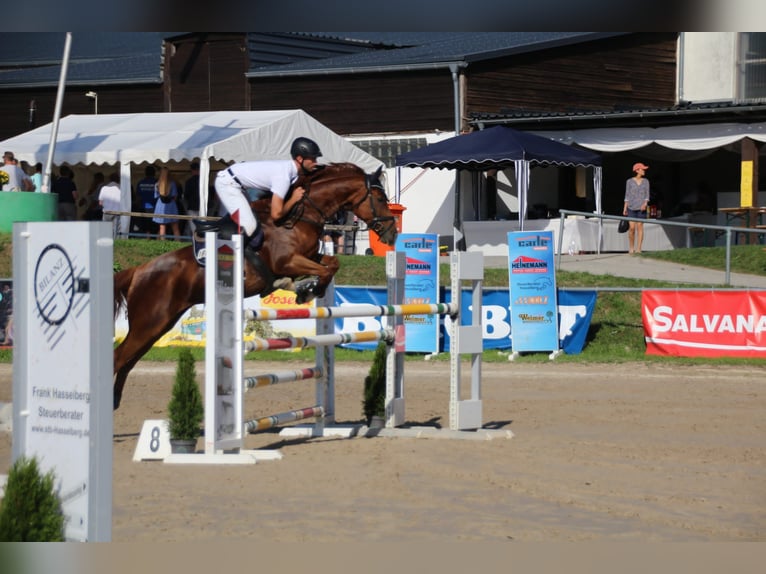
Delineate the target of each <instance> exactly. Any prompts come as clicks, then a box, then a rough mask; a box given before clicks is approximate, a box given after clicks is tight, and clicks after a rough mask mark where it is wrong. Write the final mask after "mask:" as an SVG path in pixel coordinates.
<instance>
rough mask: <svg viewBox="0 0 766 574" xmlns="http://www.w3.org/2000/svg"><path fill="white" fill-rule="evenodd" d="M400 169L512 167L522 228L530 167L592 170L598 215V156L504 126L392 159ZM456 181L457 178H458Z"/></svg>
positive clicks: (457, 221) (457, 203)
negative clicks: (591, 168)
mask: <svg viewBox="0 0 766 574" xmlns="http://www.w3.org/2000/svg"><path fill="white" fill-rule="evenodd" d="M396 165H397V166H402V167H424V168H425V167H429V168H440V169H456V170H466V171H487V170H490V169H507V168H510V167H513V168H514V169H515V172H516V185H517V189H518V194H519V225H520V229H521V230H523V229H524V219H525V218H526V213H527V191H528V189H529V168H530V166H531V165H554V166H580V167H593V168H594V178H593V179H594V189H595V196H596V211H597V212H601V156H600V155H599V154H598V153H596V152H591V151H587V150H582V149H578V148H574V147H570V146H568V145H566V144H563V143H559V142H557V141H554V140H551V139H548V138H546V137H543V136H539V135H536V134H532V133H529V132H522V131H518V130H515V129H513V128H508V127H505V126H495V127H491V128H487V129H485V130H479V131H475V132H471V133H468V134H463V135H458V136H455V137H452V138H449V139H446V140H442V141H440V142H436V143H433V144H431V145H427V146H425V147H422V148H418V149H415V150H412V151H410V152H407V153H403V154H401V155H398V156H396ZM458 181H459V178H458ZM459 196H460V190H459V189H456V192H455V242H456V245H457V244H458V241H459V240H460V239H461V238H462V235H463V234H462V223H461V221H460V197H459Z"/></svg>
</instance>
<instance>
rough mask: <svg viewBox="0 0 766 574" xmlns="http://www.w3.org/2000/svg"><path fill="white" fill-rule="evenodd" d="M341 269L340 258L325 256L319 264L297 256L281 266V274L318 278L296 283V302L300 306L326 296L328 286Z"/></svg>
mask: <svg viewBox="0 0 766 574" xmlns="http://www.w3.org/2000/svg"><path fill="white" fill-rule="evenodd" d="M339 268H340V262H339V261H338V258H337V257H334V256H332V255H323V256H322V258H321V259H320V260H319V262H317V261H314V260H312V259H309V258H308V257H304V256H302V255H295V256H294V257H292V258H291V259H290V260H289V261H288V262H286V263H285V264H284V265H282V266H280V270H281V273H282V274H283V275H287V276H289V277H302V276H306V275H309V276H314V277H316V279H314V278H311V279H304V280H302V281H298V282H296V283H295V293H296V298H295V300H296V302H297V303H299V304H301V303H306V302H308V301H311V300H312V299H314V298H315V297H321V296H322V295H324V293H325V291H326V290H327V286H328V285H329V284H330V281H332V278H333V276H334V275H335V273H337V271H338V269H339Z"/></svg>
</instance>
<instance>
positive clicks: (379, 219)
mask: <svg viewBox="0 0 766 574" xmlns="http://www.w3.org/2000/svg"><path fill="white" fill-rule="evenodd" d="M312 182H313V180H312V179H310V178H309V179H307V180H306V181H305V183H304V184H303V185H304V187H305V189H306V193H304V194H303V197H302V198H301V199H300V201H298V202H297V203H296V204H295V205H294V206H293V208H292V209H291V210H290V213H288V214H287V215H286V216H285V217H284V218H282V219H281V220H279V221H277V222H276V223H277V225H280V226H282V227H286V228H288V229H289V228H292V227H294V226H295V225H296V224H297V223H299V222H305V223H308V224H310V225H313V226H314V227H316V228H317V229H318V230H319V231H320V233H321V231H322V230H323V229H324V226H325V224H326V223H327V221H329V220H330V219H331V218H332V216H333V215H334V214H335V213H337V211H338V210H339V209H340V208H342V207H343V205H345V204H342V205H340V206H338V207H335V208H333V210H332V211H331V212H330V213H325V211H324V209H323V208H322V207H321V206H320V205H317V202H316V201H315V200H314V198H313V197H312V195H311V184H312ZM364 183H365V189H366V193H365V194H364V195H363V196H362V198H361V199H360V200H359V201H357V202H356V203H353V204H350V205H349V208H350V210H351V211H354V210H356V209H357V208H358V207H359V206H360V205H362V203H364V202H365V201H369V202H370V210H371V211H372V215H373V217H372V220H371V221H370V222H369V223H368V226H369V227H370V228H371V229H372V230H373V231H375V232H376V233H378V235H383V234H384V233H385V231H386V230H387V229H388V227H390V226H393V225H395V221H394V217H393V216H380V215H378V213H377V210H376V209H375V199H374V197H373V195H372V190H373V189H377V190H380V191H381V192H384V193H385V189H384V188H383V185H382V184H381V183H380V181H379V180H378V178H377V177H376V176H373V175H370V174H364ZM307 206H308V207H310V208H311V209H312V210H314V211H315V212H316V213H317V214H318V216H319V217H318V218H317V219H314V218H310V217H308V216H307V215H306V207H307ZM387 222H388V227H386V223H387Z"/></svg>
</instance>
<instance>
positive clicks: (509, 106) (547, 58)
mask: <svg viewBox="0 0 766 574" xmlns="http://www.w3.org/2000/svg"><path fill="white" fill-rule="evenodd" d="M676 39H677V34H675V33H668V34H637V35H631V36H629V37H627V38H625V37H620V38H613V39H606V40H600V41H597V42H591V43H588V44H581V45H575V46H571V47H563V48H555V49H550V50H545V51H541V52H536V53H533V54H526V55H519V56H513V57H510V58H504V59H501V60H493V61H487V62H480V63H477V64H472V65H471V66H469V68H468V75H469V79H468V82H467V97H466V102H467V106H466V112H467V114H468V115H470V114H472V113H506V112H511V113H513V112H520V111H534V112H577V111H609V110H620V109H622V110H624V109H634V110H635V109H650V108H667V107H670V106H673V105H674V104H675V103H676Z"/></svg>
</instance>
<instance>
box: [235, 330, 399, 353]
mask: <svg viewBox="0 0 766 574" xmlns="http://www.w3.org/2000/svg"><path fill="white" fill-rule="evenodd" d="M393 340H394V332H393V331H391V330H388V329H383V330H381V331H363V332H360V333H328V334H326V335H316V336H314V337H279V338H274V339H261V338H255V339H253V340H252V341H245V344H244V348H245V352H246V353H249V352H252V351H266V350H273V349H310V348H316V347H324V346H329V345H342V344H343V343H359V342H368V341H386V342H387V343H391V342H393Z"/></svg>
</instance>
